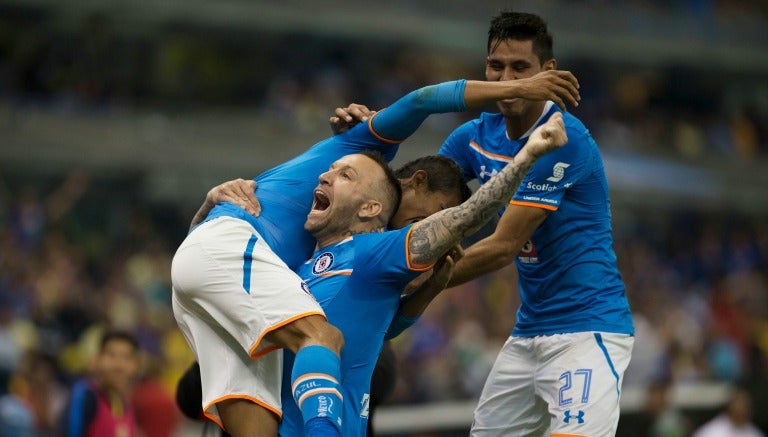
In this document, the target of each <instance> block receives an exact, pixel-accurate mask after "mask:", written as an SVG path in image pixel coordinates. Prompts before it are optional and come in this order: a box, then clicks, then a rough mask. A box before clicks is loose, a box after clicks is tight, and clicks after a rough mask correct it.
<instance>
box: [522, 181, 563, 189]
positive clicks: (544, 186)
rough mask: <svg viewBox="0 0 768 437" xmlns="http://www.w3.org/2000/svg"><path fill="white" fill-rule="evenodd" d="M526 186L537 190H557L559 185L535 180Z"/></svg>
mask: <svg viewBox="0 0 768 437" xmlns="http://www.w3.org/2000/svg"><path fill="white" fill-rule="evenodd" d="M525 188H527V189H529V190H536V191H555V190H556V189H557V185H552V184H534V183H533V182H528V185H526V186H525Z"/></svg>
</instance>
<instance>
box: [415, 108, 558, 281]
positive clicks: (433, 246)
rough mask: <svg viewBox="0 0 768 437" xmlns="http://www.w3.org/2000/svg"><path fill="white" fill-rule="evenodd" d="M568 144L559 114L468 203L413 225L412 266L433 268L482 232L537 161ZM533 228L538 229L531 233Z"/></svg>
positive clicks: (538, 130)
mask: <svg viewBox="0 0 768 437" xmlns="http://www.w3.org/2000/svg"><path fill="white" fill-rule="evenodd" d="M567 141H568V137H567V135H566V133H565V126H564V123H563V118H562V114H561V113H559V112H556V113H555V114H553V115H552V116H551V117H550V118H549V120H547V122H546V123H544V124H542V125H541V126H539V127H538V128H536V130H534V131H533V133H532V134H531V136H530V138H529V140H528V142H527V143H526V145H525V147H523V149H522V150H520V152H518V154H517V155H516V156H515V158H514V159H513V160H512V162H510V163H509V164H507V165H506V166H505V167H504V169H502V170H501V171H500V172H499V173H498V174H496V175H495V176H494V177H492V178H491V179H490V180H489V181H488V182H486V183H485V184H483V185H482V186H481V187H480V188H479V189H478V190H477V191H475V193H474V194H472V196H471V197H470V198H469V199H468V200H467V201H465V202H464V203H462V204H461V205H459V206H455V207H453V208H448V209H445V210H442V211H440V212H438V213H436V214H433V215H431V216H429V217H427V218H426V219H424V220H422V221H420V222H418V223H416V224H414V225H413V228H411V232H410V236H409V239H408V258H409V262H410V264H411V265H416V266H424V265H430V264H432V263H434V262H435V261H436V260H437V259H438V258H439V257H440V256H442V255H443V254H444V253H445V252H447V251H448V250H449V249H450V248H451V246H453V245H454V244H456V243H458V242H459V241H461V239H463V238H465V237H467V236H469V235H472V234H473V233H474V232H476V231H477V230H478V229H480V227H481V226H482V225H484V224H485V223H486V222H488V220H489V219H490V218H491V217H492V216H494V215H495V214H496V212H497V211H498V210H499V209H501V208H502V207H503V206H504V205H505V204H506V203H507V201H508V200H509V199H510V198H511V197H512V195H513V194H514V193H515V192H516V191H517V189H518V187H519V186H520V182H521V181H522V180H523V178H524V177H525V175H526V173H527V172H528V170H529V169H530V168H531V166H532V165H533V164H534V162H536V160H537V159H538V158H540V157H541V156H544V155H546V154H547V153H549V152H551V151H552V150H555V149H556V148H558V147H561V146H562V145H563V144H565V143H566V142H567ZM542 220H543V218H542ZM533 229H535V227H533V228H531V231H530V232H533ZM528 235H530V234H528Z"/></svg>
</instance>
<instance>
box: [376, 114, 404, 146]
mask: <svg viewBox="0 0 768 437" xmlns="http://www.w3.org/2000/svg"><path fill="white" fill-rule="evenodd" d="M379 112H381V111H379ZM379 112H377V113H375V114H373V116H372V117H371V118H369V119H368V130H369V131H371V135H373V136H374V137H376V139H377V140H379V141H383V142H385V143H389V144H400V143H402V142H403V141H405V140H390V139H389V138H384V137H382V136H381V135H379V134H377V133H376V131H375V130H373V119H374V118H375V117H376V116H377V115H379Z"/></svg>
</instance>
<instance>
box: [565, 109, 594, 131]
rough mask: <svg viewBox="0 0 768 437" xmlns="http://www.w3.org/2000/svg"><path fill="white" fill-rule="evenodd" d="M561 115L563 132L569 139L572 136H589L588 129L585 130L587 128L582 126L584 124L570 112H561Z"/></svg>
mask: <svg viewBox="0 0 768 437" xmlns="http://www.w3.org/2000/svg"><path fill="white" fill-rule="evenodd" d="M562 114H563V122H564V123H565V131H566V132H567V133H568V136H569V137H570V136H571V135H572V134H575V135H578V136H589V135H590V133H589V129H587V126H586V125H585V124H584V122H582V121H581V119H579V118H578V117H576V116H575V115H573V114H572V113H570V112H562Z"/></svg>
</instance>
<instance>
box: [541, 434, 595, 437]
mask: <svg viewBox="0 0 768 437" xmlns="http://www.w3.org/2000/svg"><path fill="white" fill-rule="evenodd" d="M549 437H587V436H585V435H583V434H550V435H549Z"/></svg>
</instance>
